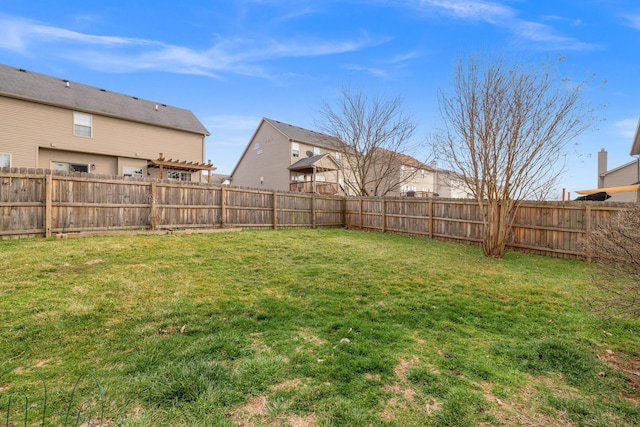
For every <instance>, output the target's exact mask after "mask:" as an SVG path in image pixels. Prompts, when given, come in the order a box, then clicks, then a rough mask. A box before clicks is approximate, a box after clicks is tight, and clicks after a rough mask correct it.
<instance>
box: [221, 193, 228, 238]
mask: <svg viewBox="0 0 640 427" xmlns="http://www.w3.org/2000/svg"><path fill="white" fill-rule="evenodd" d="M226 225H227V189H226V187H225V186H224V185H223V186H222V187H221V188H220V228H224V227H225V226H226Z"/></svg>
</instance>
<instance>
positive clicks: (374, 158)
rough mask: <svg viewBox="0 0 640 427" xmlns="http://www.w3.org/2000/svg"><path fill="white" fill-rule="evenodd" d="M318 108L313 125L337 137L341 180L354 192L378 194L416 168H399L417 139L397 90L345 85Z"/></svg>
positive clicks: (395, 186) (394, 187)
mask: <svg viewBox="0 0 640 427" xmlns="http://www.w3.org/2000/svg"><path fill="white" fill-rule="evenodd" d="M319 113H320V119H319V120H317V122H318V127H319V128H320V129H321V130H322V131H323V132H325V133H327V134H329V135H331V136H333V137H335V138H336V139H337V140H338V141H339V144H340V146H339V147H336V150H338V151H339V152H341V153H343V156H342V159H341V164H342V169H343V176H344V177H345V185H346V186H349V187H350V189H351V190H352V191H353V192H354V193H355V194H357V195H361V196H384V195H386V194H388V193H389V192H392V191H396V190H398V189H399V188H400V187H401V186H402V185H403V184H404V183H406V182H408V181H410V180H411V179H412V178H413V176H414V174H415V173H416V172H417V169H415V168H414V169H413V171H412V170H411V169H410V168H403V165H404V163H406V162H405V160H406V155H408V154H410V153H411V152H412V151H413V150H415V149H416V148H417V144H415V143H414V142H412V139H411V138H412V136H413V133H414V131H415V129H416V125H415V124H414V122H413V120H412V118H411V117H410V116H408V115H407V114H405V113H404V111H403V110H402V98H401V97H400V96H396V97H393V98H388V99H383V98H380V97H379V96H377V95H367V94H365V93H364V91H363V90H361V89H358V90H354V89H352V88H350V87H348V86H345V87H343V88H342V90H341V98H340V99H339V100H338V102H337V105H336V106H335V107H334V106H332V105H331V104H329V103H327V102H324V103H323V104H322V106H321V108H320V110H319ZM405 169H406V170H405Z"/></svg>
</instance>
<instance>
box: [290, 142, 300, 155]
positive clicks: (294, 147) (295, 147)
mask: <svg viewBox="0 0 640 427" xmlns="http://www.w3.org/2000/svg"><path fill="white" fill-rule="evenodd" d="M291 156H292V157H300V144H299V143H297V142H292V143H291Z"/></svg>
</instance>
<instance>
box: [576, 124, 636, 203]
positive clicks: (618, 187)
mask: <svg viewBox="0 0 640 427" xmlns="http://www.w3.org/2000/svg"><path fill="white" fill-rule="evenodd" d="M629 154H630V155H631V156H638V157H637V158H636V160H632V161H630V162H628V163H625V164H624V165H622V166H618V167H616V168H614V169H610V170H607V151H606V150H605V149H604V148H603V149H602V150H600V152H599V153H598V188H594V189H590V190H578V191H576V193H578V194H580V195H581V199H582V200H585V199H587V200H589V198H591V199H592V200H597V197H598V196H601V197H600V199H602V198H604V200H607V201H610V202H638V201H640V194H639V193H640V120H638V126H637V128H636V133H635V136H634V139H633V142H632V144H631V151H630V153H629ZM607 195H608V196H610V197H609V198H607ZM594 197H595V198H594Z"/></svg>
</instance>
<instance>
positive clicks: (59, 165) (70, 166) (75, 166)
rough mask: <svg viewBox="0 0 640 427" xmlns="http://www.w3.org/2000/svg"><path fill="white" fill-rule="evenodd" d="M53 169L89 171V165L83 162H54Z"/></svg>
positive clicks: (60, 170)
mask: <svg viewBox="0 0 640 427" xmlns="http://www.w3.org/2000/svg"><path fill="white" fill-rule="evenodd" d="M53 169H54V170H56V171H59V172H89V165H85V164H82V163H65V162H53Z"/></svg>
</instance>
